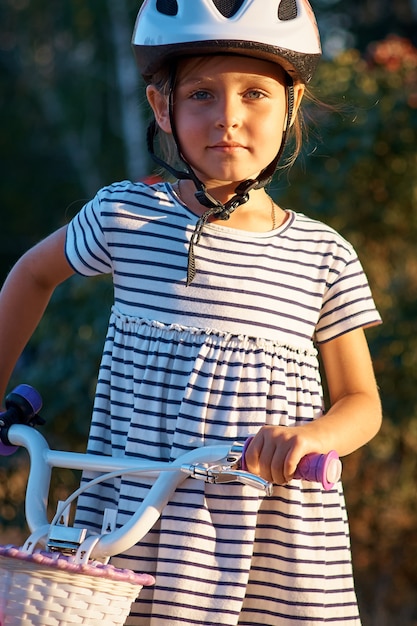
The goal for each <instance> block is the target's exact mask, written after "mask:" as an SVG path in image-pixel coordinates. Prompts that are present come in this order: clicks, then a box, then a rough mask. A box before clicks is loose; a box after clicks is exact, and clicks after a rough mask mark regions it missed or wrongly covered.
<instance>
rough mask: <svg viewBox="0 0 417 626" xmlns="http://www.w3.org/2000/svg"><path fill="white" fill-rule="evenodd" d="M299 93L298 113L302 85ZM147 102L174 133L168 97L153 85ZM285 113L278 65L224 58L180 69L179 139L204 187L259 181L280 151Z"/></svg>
mask: <svg viewBox="0 0 417 626" xmlns="http://www.w3.org/2000/svg"><path fill="white" fill-rule="evenodd" d="M295 91H296V93H295V101H296V106H295V111H296V110H297V108H298V106H299V103H300V101H301V98H302V94H303V86H302V85H297V86H296V87H295ZM158 93H159V92H158ZM148 98H149V101H150V103H151V105H152V108H153V110H154V112H155V115H156V120H157V122H158V124H159V125H160V127H161V128H162V130H164V131H165V132H168V133H170V132H171V127H170V122H169V114H168V103H167V101H166V98H164V97H163V96H161V94H159V96H158V95H157V93H155V88H154V89H152V87H150V88H148ZM286 113H287V96H286V87H285V75H284V72H283V70H282V69H281V68H280V67H279V66H278V65H276V64H274V63H270V62H268V61H262V60H259V59H252V58H249V57H240V56H231V55H230V56H228V55H224V56H210V57H201V58H198V59H190V60H183V61H182V62H181V63H180V65H179V69H178V76H177V86H176V90H175V97H174V116H175V124H176V130H177V135H178V139H179V143H180V146H181V151H182V154H183V156H184V157H185V159H186V160H187V161H188V163H189V164H190V165H191V166H192V168H193V169H194V171H195V172H196V174H197V176H198V177H199V178H200V179H201V180H202V181H203V182H204V183H206V184H207V183H210V182H211V183H216V182H218V183H221V184H225V183H228V182H229V183H233V184H236V183H237V182H240V181H243V180H247V179H249V178H255V177H256V176H257V175H258V174H259V172H260V171H261V170H262V169H263V168H264V167H266V166H267V165H269V163H271V161H272V160H273V159H274V158H275V156H276V154H277V152H278V150H279V147H280V145H281V141H282V134H283V131H284V128H285V124H286Z"/></svg>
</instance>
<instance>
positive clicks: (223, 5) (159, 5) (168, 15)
mask: <svg viewBox="0 0 417 626" xmlns="http://www.w3.org/2000/svg"><path fill="white" fill-rule="evenodd" d="M132 44H133V47H134V51H135V56H136V60H137V63H138V66H139V69H140V71H141V73H142V75H143V76H144V78H145V80H148V81H149V80H151V77H152V75H153V74H154V73H155V72H157V71H158V69H160V68H161V67H162V66H164V65H165V63H166V62H167V61H170V60H172V58H173V57H176V56H183V55H197V54H213V53H222V52H226V53H227V52H228V53H238V54H243V55H248V56H254V57H256V58H261V59H266V60H269V61H273V62H275V63H279V64H280V65H281V66H283V67H284V69H285V70H286V71H287V72H288V73H289V74H290V75H291V76H292V77H293V79H294V80H301V81H302V82H304V83H307V82H309V80H310V79H311V77H312V75H313V72H314V70H315V68H316V65H317V63H318V61H319V59H320V56H321V46H320V36H319V32H318V28H317V23H316V19H315V17H314V13H313V11H312V8H311V6H310V4H309V3H308V1H307V0H145V1H144V3H143V5H142V7H141V9H140V10H139V14H138V17H137V20H136V25H135V30H134V33H133V39H132Z"/></svg>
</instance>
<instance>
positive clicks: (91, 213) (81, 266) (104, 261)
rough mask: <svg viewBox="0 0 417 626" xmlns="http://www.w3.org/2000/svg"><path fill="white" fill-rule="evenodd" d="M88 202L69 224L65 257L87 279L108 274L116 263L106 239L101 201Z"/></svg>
mask: <svg viewBox="0 0 417 626" xmlns="http://www.w3.org/2000/svg"><path fill="white" fill-rule="evenodd" d="M102 193H103V190H101V191H99V192H98V193H97V195H96V196H95V197H94V198H93V200H91V201H90V202H88V203H87V204H86V205H85V206H84V207H83V208H82V209H81V211H80V212H79V213H78V214H77V215H76V216H75V217H74V218H73V219H72V221H71V222H70V223H69V224H68V228H67V237H66V242H65V254H66V257H67V260H68V262H69V264H70V265H71V266H72V268H73V269H74V271H75V272H77V273H78V274H82V275H83V276H95V275H97V274H108V273H110V272H111V271H112V260H111V255H110V253H109V249H108V245H107V241H106V238H105V229H104V227H103V216H102V208H101V204H102V203H101V197H102Z"/></svg>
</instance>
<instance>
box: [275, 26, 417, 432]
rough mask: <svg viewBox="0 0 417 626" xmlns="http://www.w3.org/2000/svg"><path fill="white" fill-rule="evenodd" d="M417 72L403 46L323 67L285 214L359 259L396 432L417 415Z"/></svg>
mask: <svg viewBox="0 0 417 626" xmlns="http://www.w3.org/2000/svg"><path fill="white" fill-rule="evenodd" d="M416 68H417V50H416V49H415V48H413V46H411V44H410V43H409V42H407V41H406V40H402V39H400V38H397V37H390V38H388V39H387V40H385V41H383V42H380V43H379V44H377V45H374V46H373V47H372V48H370V49H369V50H368V54H367V55H366V57H365V58H362V57H361V56H360V54H359V53H358V52H357V51H356V50H352V51H348V52H346V53H344V54H342V55H341V56H340V57H338V58H337V59H335V60H334V61H333V62H324V63H322V65H321V67H320V68H319V71H318V75H317V79H316V81H315V85H314V88H315V91H314V93H315V95H316V97H317V98H318V99H319V100H321V101H323V102H325V103H326V105H327V106H326V107H317V105H316V104H315V103H314V102H312V103H310V104H309V105H308V106H307V110H306V116H307V120H308V121H309V126H310V133H309V139H308V141H307V144H306V146H305V150H304V156H303V157H302V158H301V161H300V163H299V164H298V165H297V166H296V167H294V168H293V170H292V171H291V172H290V174H289V175H287V176H288V179H287V180H285V181H284V182H283V177H282V176H281V181H280V186H281V187H283V186H284V184H286V183H287V182H288V185H289V186H288V188H286V189H284V190H283V192H282V195H283V197H284V201H285V204H287V205H290V206H293V207H294V208H295V209H296V210H299V211H303V212H306V213H307V214H309V215H312V216H313V217H317V218H318V219H321V220H323V221H325V222H327V223H328V224H330V225H331V226H333V227H334V228H336V230H338V231H339V232H341V233H342V234H343V235H344V236H345V237H346V238H347V239H348V240H349V241H351V242H352V243H353V244H354V246H355V248H356V249H357V251H358V253H359V256H360V258H361V261H362V263H363V265H364V267H365V270H366V272H367V274H368V276H369V280H370V283H371V286H372V289H373V293H374V297H375V300H376V303H377V306H378V308H379V310H380V312H381V314H382V317H383V320H384V324H383V326H382V327H379V328H377V329H373V330H371V331H369V338H370V343H371V348H372V352H373V355H374V359H375V368H376V373H377V376H378V381H379V384H380V387H381V393H382V398H383V403H384V408H385V413H386V416H387V417H388V418H389V419H391V420H392V421H394V422H397V423H398V422H401V421H402V420H409V419H411V418H412V417H415V416H416V415H417V397H416V394H415V389H416V388H417V367H416V364H417V363H416V361H417V332H416V331H417V298H416V293H417V258H416V254H415V242H416V241H417V207H416V203H417V159H416V149H415V147H416V145H417V69H416ZM330 105H331V106H330ZM280 201H281V202H282V201H283V200H281V199H280Z"/></svg>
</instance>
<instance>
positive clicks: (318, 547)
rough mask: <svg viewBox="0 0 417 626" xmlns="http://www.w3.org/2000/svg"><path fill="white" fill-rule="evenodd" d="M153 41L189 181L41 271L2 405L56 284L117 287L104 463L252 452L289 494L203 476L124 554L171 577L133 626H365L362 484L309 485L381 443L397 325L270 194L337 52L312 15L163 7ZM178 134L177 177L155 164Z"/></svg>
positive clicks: (276, 8) (62, 237)
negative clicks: (217, 447)
mask: <svg viewBox="0 0 417 626" xmlns="http://www.w3.org/2000/svg"><path fill="white" fill-rule="evenodd" d="M133 44H134V48H135V53H136V57H137V60H138V64H139V68H140V70H141V73H142V75H143V76H144V77H145V79H146V80H147V83H148V86H147V97H148V100H149V103H150V105H151V107H152V110H153V112H154V116H155V123H154V124H152V125H151V127H150V130H149V136H148V145H149V149H150V151H151V153H152V154H153V155H154V158H155V159H156V160H157V161H158V162H159V163H160V164H163V165H164V166H165V167H166V168H167V169H168V170H169V171H170V172H171V173H173V174H174V175H175V176H176V178H177V182H175V183H173V184H169V183H159V184H155V185H150V186H147V185H145V184H141V183H133V182H128V181H125V182H121V183H116V184H113V185H111V186H109V187H106V188H104V189H102V190H101V191H99V192H98V194H97V195H96V197H95V198H94V199H93V200H92V201H91V202H88V203H87V204H86V206H85V207H84V208H83V209H82V210H81V212H80V213H79V214H78V215H77V216H76V217H75V218H74V219H73V220H72V222H71V223H70V224H69V225H68V227H66V228H62V229H61V230H59V231H58V232H56V233H54V234H53V235H51V236H50V237H49V238H47V239H46V240H45V241H43V242H41V243H40V244H38V245H37V246H36V247H35V248H33V249H32V250H30V251H29V252H27V253H26V254H25V255H24V256H23V257H22V259H21V260H20V261H19V262H18V263H17V265H16V266H15V268H14V269H13V270H12V272H11V274H10V276H9V277H8V279H7V281H6V283H5V285H4V288H3V291H2V295H1V299H0V349H1V355H2V361H1V380H0V383H1V390H2V391H4V389H5V388H6V385H7V383H8V379H9V376H10V373H11V371H12V369H13V367H14V364H15V362H16V360H17V358H18V356H19V354H20V353H21V351H22V350H23V348H24V346H25V344H26V343H27V341H28V339H29V337H30V336H31V334H32V332H33V330H34V328H35V327H36V325H37V323H38V321H39V319H40V318H41V316H42V314H43V311H44V309H45V307H46V305H47V302H48V300H49V298H50V295H51V294H52V292H53V290H54V289H55V287H56V286H57V285H58V284H59V283H61V282H62V281H64V280H66V279H67V278H69V277H70V276H71V275H72V274H73V273H74V272H77V273H80V274H83V275H86V276H89V275H95V274H99V273H110V272H111V273H112V274H113V278H114V291H115V300H114V306H113V309H112V312H111V317H110V323H109V329H108V335H107V338H106V343H105V346H104V352H103V359H102V364H101V368H100V372H99V378H98V384H97V393H96V400H95V405H94V412H93V418H92V425H91V431H90V437H89V443H88V448H89V451H90V452H93V453H96V454H106V455H108V454H113V455H122V454H126V455H131V456H136V455H140V456H141V457H145V458H149V459H161V460H168V459H175V458H177V457H179V456H180V455H182V454H183V453H184V452H185V451H187V450H189V449H192V448H195V447H198V446H203V445H206V444H207V445H209V444H218V443H225V442H230V443H232V442H233V441H236V440H237V441H242V442H243V441H245V440H246V439H247V438H248V437H249V436H253V439H252V441H251V443H250V445H249V447H248V450H247V455H246V461H247V465H248V469H249V470H250V471H252V472H256V473H259V474H260V475H262V476H263V477H264V478H266V479H268V480H270V481H273V482H274V484H275V487H274V490H273V494H272V496H270V497H269V496H268V497H262V496H261V495H260V494H259V493H258V492H255V491H254V490H253V489H252V488H250V487H248V486H243V485H239V484H228V485H208V484H204V483H201V482H200V481H195V480H193V479H187V480H186V481H185V483H184V484H183V486H181V488H179V489H178V490H177V492H176V493H175V494H174V495H173V497H172V500H171V502H170V503H169V504H168V505H167V506H166V508H165V509H164V511H163V514H162V516H161V518H160V520H159V522H158V524H157V525H156V526H155V527H154V528H153V530H152V531H151V532H150V533H149V534H148V535H147V536H146V537H145V538H144V539H143V541H141V542H140V544H139V545H137V546H134V547H133V548H132V549H131V550H129V551H128V552H127V553H126V554H124V555H121V556H120V557H119V558H118V559H116V564H117V565H119V566H125V567H129V568H132V569H136V570H138V571H146V572H149V573H153V574H155V576H156V581H157V582H156V585H155V587H153V588H148V589H144V590H143V592H142V593H141V595H140V598H139V600H138V601H137V602H136V603H135V604H134V606H133V608H132V613H131V617H130V618H129V620H128V621H127V624H128V625H135V626H145V625H147V626H148V625H151V626H157V625H158V626H159V625H161V624H163V625H175V624H182V625H184V624H189V625H190V626H191V625H199V624H200V625H203V624H204V625H205V626H207V625H210V624H212V625H214V624H215V625H219V624H223V625H227V626H236V625H238V624H239V625H240V626H244V625H245V626H249V625H250V626H256V625H260V624H268V625H270V626H276V625H277V624H283V625H285V624H286V625H290V624H291V625H293V624H309V626H314V625H315V624H322V623H323V622H331V623H332V624H335V625H337V624H338V625H341V624H345V623H347V622H349V623H350V624H356V625H357V624H359V623H360V622H359V616H358V609H357V604H356V598H355V592H354V588H353V579H352V570H351V557H350V548H349V532H348V524H347V518H346V512H345V503H344V499H343V491H342V486H341V484H340V483H338V484H337V485H336V486H335V487H334V488H333V489H332V490H330V491H328V492H327V491H324V490H323V489H322V488H321V486H320V485H319V484H318V483H308V482H304V481H300V480H294V479H293V475H294V472H295V469H296V466H297V464H298V462H299V461H300V459H301V458H302V457H303V456H304V455H305V454H307V453H310V452H319V453H327V452H328V451H329V450H331V449H335V450H337V451H338V453H339V454H340V455H342V456H343V455H346V454H349V453H350V452H352V451H353V450H355V449H357V448H358V447H360V446H362V445H363V444H365V443H366V442H367V441H369V440H370V439H371V438H372V437H373V436H374V435H375V434H376V432H377V431H378V429H379V426H380V421H381V409H380V403H379V398H378V392H377V387H376V384H375V379H374V375H373V370H372V365H371V360H370V356H369V351H368V348H367V343H366V340H365V337H364V331H363V328H365V327H368V326H371V325H373V324H377V323H379V321H380V318H379V315H378V313H377V311H376V310H375V305H374V303H373V300H372V296H371V293H370V290H369V287H368V284H367V280H366V278H365V276H364V273H363V270H362V268H361V265H360V263H359V261H358V259H357V256H356V254H355V252H354V250H353V249H352V247H351V246H350V245H349V243H347V242H346V241H345V240H344V239H343V238H342V237H341V236H340V235H338V234H337V233H336V232H334V231H333V230H332V229H330V228H329V227H327V226H325V225H324V224H322V223H319V222H317V221H313V220H311V219H310V218H308V217H306V216H305V215H303V214H302V213H295V212H294V211H292V210H289V209H284V208H282V207H280V206H278V205H277V204H276V203H275V202H274V201H273V200H272V199H271V197H270V196H269V195H268V194H267V192H266V190H265V186H266V185H267V183H268V182H269V180H270V178H271V176H272V175H273V173H274V171H275V169H276V166H277V164H278V162H279V161H280V159H281V155H282V151H283V148H284V145H285V142H286V139H287V137H288V133H289V132H290V131H291V130H292V129H294V128H296V127H297V124H298V117H297V112H298V109H299V106H300V102H301V100H302V97H303V93H304V86H305V83H307V82H308V81H309V80H310V77H311V75H312V73H313V70H314V67H315V65H316V63H317V61H318V59H319V56H320V43H319V38H318V32H317V27H316V22H315V19H314V16H313V13H312V10H311V8H310V5H309V4H308V2H307V0H281V1H279V0H229V1H227V0H222V1H220V0H165V1H164V0H147V1H146V0H145V2H144V4H143V6H142V9H141V11H140V12H139V16H138V20H137V24H136V28H135V33H134V38H133ZM158 136H160V137H161V138H165V139H166V138H168V139H171V147H172V145H174V146H175V147H176V151H177V154H176V161H175V163H172V162H167V161H166V157H164V156H157V155H156V154H155V144H156V143H157V137H158ZM161 143H163V142H161ZM158 154H159V153H158ZM16 329H18V330H16ZM318 353H319V354H320V357H321V359H322V362H323V365H324V371H325V375H326V379H327V384H328V388H329V393H330V401H331V406H330V408H329V409H328V410H327V411H326V412H325V411H324V408H323V392H322V386H321V382H320V373H319V365H318ZM147 488H148V482H147V481H146V480H142V479H133V478H132V477H127V478H125V479H121V480H118V481H115V482H114V483H107V484H106V485H103V486H101V487H100V488H98V489H97V491H95V492H92V493H90V494H89V495H88V496H85V497H84V498H83V499H82V500H81V502H80V503H79V511H78V518H79V519H78V522H79V523H80V524H83V525H85V526H88V527H89V528H90V529H91V530H93V531H94V530H99V529H100V527H101V514H100V512H101V511H102V510H103V509H104V508H105V507H113V508H116V509H117V510H118V523H119V524H122V523H124V522H125V521H126V520H127V519H128V517H129V515H130V514H131V513H132V512H133V511H135V510H136V508H137V506H138V502H139V501H140V500H141V499H142V498H143V497H144V495H145V493H146V490H147Z"/></svg>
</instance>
